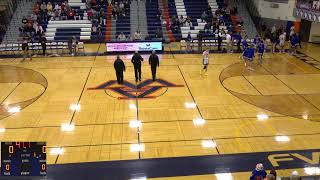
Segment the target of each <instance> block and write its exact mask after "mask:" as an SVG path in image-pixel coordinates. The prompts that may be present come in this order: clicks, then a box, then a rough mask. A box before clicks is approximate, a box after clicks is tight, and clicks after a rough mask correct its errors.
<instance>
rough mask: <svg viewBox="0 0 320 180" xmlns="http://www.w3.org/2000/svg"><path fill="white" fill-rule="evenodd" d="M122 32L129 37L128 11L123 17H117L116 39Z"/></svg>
mask: <svg viewBox="0 0 320 180" xmlns="http://www.w3.org/2000/svg"><path fill="white" fill-rule="evenodd" d="M121 32H123V33H124V34H125V35H126V36H127V37H128V36H130V33H131V32H130V11H126V13H125V16H122V17H118V18H117V21H116V37H118V35H119V34H120V33H121Z"/></svg>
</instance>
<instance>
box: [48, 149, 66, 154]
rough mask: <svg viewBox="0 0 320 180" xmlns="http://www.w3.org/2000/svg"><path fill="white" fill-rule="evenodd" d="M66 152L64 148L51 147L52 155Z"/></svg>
mask: <svg viewBox="0 0 320 180" xmlns="http://www.w3.org/2000/svg"><path fill="white" fill-rule="evenodd" d="M63 153H64V149H63V148H51V149H50V155H62V154H63Z"/></svg>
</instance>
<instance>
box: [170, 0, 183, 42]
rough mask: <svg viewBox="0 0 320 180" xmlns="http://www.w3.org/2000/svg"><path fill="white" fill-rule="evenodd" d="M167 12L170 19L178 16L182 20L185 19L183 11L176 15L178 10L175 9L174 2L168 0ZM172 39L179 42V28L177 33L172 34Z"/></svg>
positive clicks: (173, 0)
mask: <svg viewBox="0 0 320 180" xmlns="http://www.w3.org/2000/svg"><path fill="white" fill-rule="evenodd" d="M168 10H169V15H170V17H173V16H176V17H177V16H178V15H180V16H181V15H182V16H183V17H184V18H186V17H187V16H186V12H185V10H184V11H179V13H178V9H177V7H176V2H175V0H168ZM173 35H174V37H175V38H176V40H181V38H182V36H181V27H179V28H178V29H177V32H174V34H173Z"/></svg>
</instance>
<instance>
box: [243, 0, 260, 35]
mask: <svg viewBox="0 0 320 180" xmlns="http://www.w3.org/2000/svg"><path fill="white" fill-rule="evenodd" d="M241 3H245V6H246V8H247V10H248V12H249V15H250V16H251V19H252V21H253V23H254V25H255V27H256V29H257V31H258V33H259V34H260V35H261V25H262V19H261V15H260V13H259V11H258V9H257V7H256V5H255V3H254V0H242V1H241Z"/></svg>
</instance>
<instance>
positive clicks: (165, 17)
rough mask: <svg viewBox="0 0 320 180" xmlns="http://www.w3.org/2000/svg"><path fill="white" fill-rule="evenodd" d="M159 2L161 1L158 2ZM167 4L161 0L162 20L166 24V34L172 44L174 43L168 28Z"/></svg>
mask: <svg viewBox="0 0 320 180" xmlns="http://www.w3.org/2000/svg"><path fill="white" fill-rule="evenodd" d="M160 1H161V0H160ZM167 5H168V3H167V1H166V0H162V8H163V13H162V14H163V18H164V20H165V22H166V28H167V32H168V37H169V39H170V42H174V41H175V38H174V36H173V33H172V31H171V29H170V27H169V24H170V16H169V11H168V6H167Z"/></svg>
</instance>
